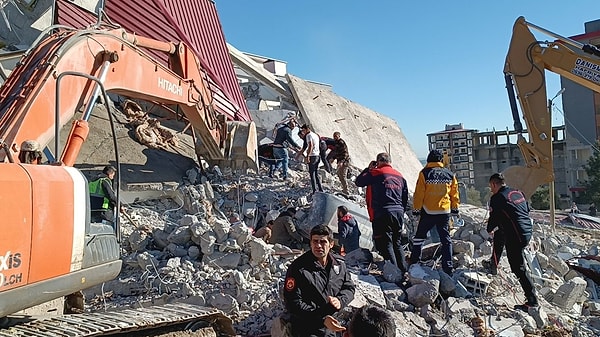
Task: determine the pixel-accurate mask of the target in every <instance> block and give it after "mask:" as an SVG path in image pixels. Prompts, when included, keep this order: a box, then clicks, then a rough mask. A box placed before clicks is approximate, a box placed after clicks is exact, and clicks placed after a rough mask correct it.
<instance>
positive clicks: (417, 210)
mask: <svg viewBox="0 0 600 337" xmlns="http://www.w3.org/2000/svg"><path fill="white" fill-rule="evenodd" d="M443 159H444V155H443V154H442V152H440V151H439V150H431V151H430V152H429V155H427V164H426V165H425V168H423V169H422V170H421V172H419V178H418V179H417V186H416V187H415V193H414V195H413V215H415V216H419V215H420V219H419V224H418V226H417V232H416V233H415V237H414V238H413V247H412V251H411V253H410V262H411V264H412V263H417V262H419V259H420V258H421V248H422V246H423V242H425V238H426V237H427V232H429V231H430V230H431V229H432V228H433V227H435V228H436V230H437V232H438V234H439V237H440V241H441V243H442V269H443V270H444V272H445V273H446V274H448V275H452V270H453V269H454V268H453V266H452V238H451V237H450V231H449V230H450V228H449V226H450V215H451V214H458V206H459V202H460V199H459V195H458V181H457V180H456V177H455V176H454V173H452V171H450V170H449V169H447V168H445V167H444V164H443V163H442V160H443Z"/></svg>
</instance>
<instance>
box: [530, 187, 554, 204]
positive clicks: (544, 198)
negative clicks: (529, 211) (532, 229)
mask: <svg viewBox="0 0 600 337" xmlns="http://www.w3.org/2000/svg"><path fill="white" fill-rule="evenodd" d="M549 196H550V188H549V187H548V186H547V185H544V186H542V187H539V188H538V189H537V190H536V191H535V193H533V195H532V196H531V207H532V208H533V209H550V198H549Z"/></svg>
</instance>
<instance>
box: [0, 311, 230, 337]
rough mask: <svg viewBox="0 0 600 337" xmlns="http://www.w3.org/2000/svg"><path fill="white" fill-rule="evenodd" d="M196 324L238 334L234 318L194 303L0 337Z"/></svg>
mask: <svg viewBox="0 0 600 337" xmlns="http://www.w3.org/2000/svg"><path fill="white" fill-rule="evenodd" d="M194 321H205V322H207V323H209V324H210V326H211V327H212V328H213V329H214V331H215V334H214V336H234V335H235V330H234V329H233V325H232V321H231V319H229V318H228V317H227V316H225V315H224V314H223V313H222V312H221V311H219V310H217V309H214V308H207V307H201V306H197V305H193V304H185V303H175V304H164V305H158V306H152V307H147V308H140V309H124V310H118V311H108V312H102V313H100V312H98V313H85V314H73V315H63V316H54V317H49V318H42V319H36V320H32V321H28V322H25V323H22V324H17V325H15V326H12V327H9V328H6V329H0V337H5V336H7V337H8V336H10V337H16V336H28V337H31V336H35V337H46V336H48V337H50V336H52V337H55V336H64V337H83V336H109V335H115V334H123V333H127V332H133V331H140V330H148V329H155V328H160V327H165V326H169V325H175V324H183V323H191V322H194Z"/></svg>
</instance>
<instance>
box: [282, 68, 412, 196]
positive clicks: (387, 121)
mask: <svg viewBox="0 0 600 337" xmlns="http://www.w3.org/2000/svg"><path fill="white" fill-rule="evenodd" d="M286 77H287V80H288V84H289V86H290V89H291V91H292V94H293V95H294V99H295V101H296V103H297V104H298V107H299V108H300V111H301V112H302V117H303V118H304V120H305V121H306V122H307V123H308V124H311V125H312V126H313V130H314V131H315V132H317V133H318V134H319V135H321V136H328V137H332V135H333V133H334V132H336V131H339V132H341V133H342V138H343V139H344V140H345V141H346V144H348V149H349V150H350V157H351V158H352V165H354V166H357V167H359V168H361V169H362V168H364V167H367V165H368V164H369V163H370V162H371V161H372V160H374V159H375V157H376V156H377V153H379V152H387V151H390V152H391V153H390V154H391V157H392V165H393V166H394V168H396V169H397V170H398V171H400V172H401V173H402V174H403V175H404V177H405V178H406V181H407V183H408V189H409V190H410V191H413V190H414V188H415V184H416V182H417V177H418V175H419V172H420V170H421V169H422V168H423V164H421V162H420V161H419V159H418V158H417V155H416V154H415V152H414V151H413V150H412V147H411V146H410V144H409V143H408V140H407V139H406V137H405V136H404V133H403V132H402V130H401V129H400V127H399V126H398V124H397V123H396V121H394V120H393V119H391V118H389V117H387V116H384V115H381V114H379V113H377V112H375V111H373V110H370V109H368V108H365V107H363V106H361V105H359V104H357V103H355V102H352V101H350V100H348V99H346V98H344V97H341V96H338V95H337V94H335V93H334V92H333V90H332V88H331V86H328V85H324V84H319V83H315V82H310V81H305V80H303V79H301V78H299V77H296V76H293V75H290V74H287V75H286ZM372 144H380V147H377V146H372Z"/></svg>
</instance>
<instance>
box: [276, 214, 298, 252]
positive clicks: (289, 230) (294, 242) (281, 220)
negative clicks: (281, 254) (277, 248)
mask: <svg viewBox="0 0 600 337" xmlns="http://www.w3.org/2000/svg"><path fill="white" fill-rule="evenodd" d="M294 215H296V208H294V207H290V208H288V209H287V210H285V211H284V212H281V214H279V216H278V217H277V219H275V221H273V226H272V227H271V239H270V243H272V244H276V243H279V244H282V245H285V246H288V247H290V248H300V247H301V246H302V241H303V237H302V235H300V233H299V232H298V228H296V224H295V223H294Z"/></svg>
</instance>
